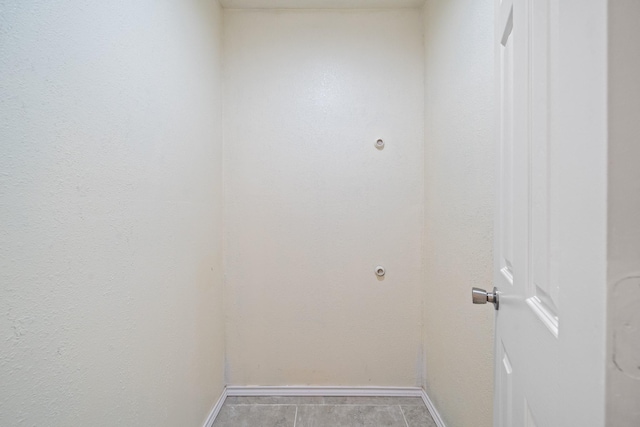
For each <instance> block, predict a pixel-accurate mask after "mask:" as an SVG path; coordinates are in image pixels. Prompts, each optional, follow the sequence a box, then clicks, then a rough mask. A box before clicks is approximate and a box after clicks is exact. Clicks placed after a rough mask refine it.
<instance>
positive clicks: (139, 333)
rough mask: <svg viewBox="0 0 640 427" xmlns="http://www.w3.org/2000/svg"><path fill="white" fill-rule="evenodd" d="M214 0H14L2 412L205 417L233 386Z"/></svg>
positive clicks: (5, 62) (120, 418) (1, 285)
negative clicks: (226, 347) (227, 376)
mask: <svg viewBox="0 0 640 427" xmlns="http://www.w3.org/2000/svg"><path fill="white" fill-rule="evenodd" d="M220 19H221V13H220V11H219V7H218V6H217V3H216V2H215V1H209V0H202V1H171V2H158V1H155V0H143V1H133V2H132V1H120V0H118V1H103V2H86V1H77V0H64V1H56V2H51V1H39V0H29V1H25V0H20V1H10V0H2V1H0V40H1V42H0V93H1V94H2V95H1V96H0V128H1V129H0V134H1V139H0V148H1V155H0V241H1V242H2V244H1V245H0V343H1V344H0V425H3V426H23V425H24V426H27V425H28V426H31V425H47V426H71V425H73V426H80V425H93V426H115V425H121V426H135V425H138V426H143V425H144V426H151V425H153V426H178V425H181V426H196V425H202V423H203V421H204V419H205V417H206V415H207V413H208V412H209V410H210V409H211V405H212V404H213V402H215V401H216V399H217V398H218V396H219V395H220V392H221V390H222V385H223V379H222V376H223V370H222V367H223V347H222V344H223V330H222V327H223V320H222V301H221V294H222V288H221V284H222V273H221V267H222V265H221V264H222V254H221V249H222V248H221V246H222V236H221V217H222V213H221V212H222V209H221V201H222V184H221V180H222V177H221V160H222V158H221V157H222V154H221V126H220V117H221V102H220V98H221V96H220V93H219V76H220V72H219V67H220V61H219V56H220V46H219V41H220V30H221V22H220Z"/></svg>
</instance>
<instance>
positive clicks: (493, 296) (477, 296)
mask: <svg viewBox="0 0 640 427" xmlns="http://www.w3.org/2000/svg"><path fill="white" fill-rule="evenodd" d="M471 300H472V301H473V303H474V304H486V303H488V302H490V303H492V304H493V307H494V308H495V309H496V310H497V309H498V307H499V305H500V298H499V297H498V289H497V288H493V292H487V291H485V290H484V289H480V288H473V289H471Z"/></svg>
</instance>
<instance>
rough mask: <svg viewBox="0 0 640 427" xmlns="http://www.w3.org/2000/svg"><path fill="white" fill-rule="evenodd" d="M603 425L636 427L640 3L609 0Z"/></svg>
mask: <svg viewBox="0 0 640 427" xmlns="http://www.w3.org/2000/svg"><path fill="white" fill-rule="evenodd" d="M608 5H609V14H608V32H609V43H608V51H609V52H608V53H609V58H608V59H609V68H608V74H609V75H608V80H609V84H608V89H609V129H608V131H609V135H608V136H609V147H608V148H609V153H608V155H609V156H608V167H609V186H608V201H609V206H608V223H609V224H608V243H609V244H608V248H607V249H608V254H607V255H608V272H607V274H608V281H609V297H608V307H609V309H608V313H609V318H608V322H607V323H608V336H609V346H608V351H607V416H606V418H607V425H608V426H611V427H618V426H620V427H622V426H631V425H640V314H639V313H640V310H639V307H640V221H639V220H638V212H640V168H639V167H638V160H639V159H640V143H638V135H640V121H638V117H640V79H639V78H638V76H639V75H640V49H639V48H638V43H639V42H640V27H639V26H638V20H639V19H640V3H639V2H637V1H635V0H615V1H614V0H610V1H609V2H608Z"/></svg>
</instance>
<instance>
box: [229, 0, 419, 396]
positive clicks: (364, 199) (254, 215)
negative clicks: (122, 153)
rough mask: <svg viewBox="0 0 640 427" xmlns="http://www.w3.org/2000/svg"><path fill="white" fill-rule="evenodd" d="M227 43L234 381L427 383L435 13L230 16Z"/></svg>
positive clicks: (231, 376) (246, 13)
mask: <svg viewBox="0 0 640 427" xmlns="http://www.w3.org/2000/svg"><path fill="white" fill-rule="evenodd" d="M224 40H225V54H224V60H225V142H224V144H225V150H224V151H225V159H224V161H225V260H226V261H225V274H226V286H225V290H226V295H225V302H226V308H227V316H228V317H227V323H226V326H227V337H228V339H227V343H228V347H227V348H228V354H227V375H228V377H227V379H228V381H229V383H231V384H237V385H246V384H259V385H304V384H313V385H352V386H364V385H378V386H416V385H419V384H420V382H421V376H422V369H423V363H422V350H421V348H422V340H421V333H420V331H421V326H420V324H421V316H420V304H421V303H420V301H421V289H420V286H421V285H420V278H421V255H420V253H421V233H420V230H421V229H422V221H423V169H422V167H423V164H422V163H423V162H422V157H423V154H422V150H423V121H424V112H423V106H424V102H423V96H424V93H423V81H424V80H423V79H424V51H423V46H422V18H421V13H420V10H419V9H405V10H380V11H362V10H361V11H351V10H343V11H336V10H333V11H331V10H329V11H327V10H324V11H318V10H316V11H280V10H275V11H240V10H235V11H234V10H229V11H225V37H224ZM378 138H382V139H384V141H385V143H386V146H385V147H384V149H383V150H378V149H376V148H375V147H374V143H375V141H376V140H377V139H378ZM377 265H382V266H384V267H385V268H386V269H387V274H386V276H385V278H384V279H383V280H382V279H378V278H377V277H376V275H375V274H374V269H375V267H376V266H377Z"/></svg>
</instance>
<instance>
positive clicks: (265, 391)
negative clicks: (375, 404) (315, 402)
mask: <svg viewBox="0 0 640 427" xmlns="http://www.w3.org/2000/svg"><path fill="white" fill-rule="evenodd" d="M227 396H372V397H373V396H380V397H421V396H422V389H421V388H419V387H320V386H317V387H316V386H227Z"/></svg>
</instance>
